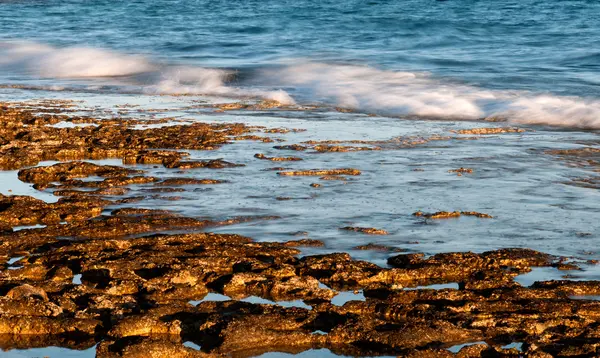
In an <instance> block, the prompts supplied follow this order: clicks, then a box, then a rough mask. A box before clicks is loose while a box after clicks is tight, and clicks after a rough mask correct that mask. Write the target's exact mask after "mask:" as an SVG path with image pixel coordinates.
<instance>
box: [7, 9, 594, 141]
mask: <svg viewBox="0 0 600 358" xmlns="http://www.w3.org/2000/svg"><path fill="white" fill-rule="evenodd" d="M0 19H2V21H1V22H0V71H1V72H0V73H1V76H0V84H5V85H15V84H18V85H26V86H30V87H37V88H42V89H55V90H70V91H106V92H117V93H118V92H127V93H131V92H140V93H152V94H217V95H229V96H235V97H247V96H256V97H263V98H268V99H275V100H278V101H280V102H283V103H297V104H323V103H325V104H329V105H336V106H340V107H345V108H351V109H354V110H357V111H363V112H369V113H371V112H375V113H378V114H382V115H388V116H398V117H402V116H418V117H424V118H441V119H448V118H450V119H459V120H474V119H482V118H489V117H501V118H503V119H507V120H509V121H511V122H515V123H535V124H549V125H556V126H565V127H575V128H588V129H598V128H600V121H599V119H598V117H599V114H600V102H599V99H598V85H599V84H600V75H599V73H598V66H599V60H600V52H599V50H598V48H600V4H599V3H598V2H597V1H537V0H526V1H507V0H504V1H476V0H454V1H433V0H431V1H421V0H418V1H417V0H413V1H411V0H406V1H243V2H242V1H240V2H232V1H199V0H198V1H166V0H165V1H160V0H159V1H127V2H118V3H117V2H114V1H93V2H92V1H73V0H71V1H53V0H48V1H3V2H2V3H1V4H0Z"/></svg>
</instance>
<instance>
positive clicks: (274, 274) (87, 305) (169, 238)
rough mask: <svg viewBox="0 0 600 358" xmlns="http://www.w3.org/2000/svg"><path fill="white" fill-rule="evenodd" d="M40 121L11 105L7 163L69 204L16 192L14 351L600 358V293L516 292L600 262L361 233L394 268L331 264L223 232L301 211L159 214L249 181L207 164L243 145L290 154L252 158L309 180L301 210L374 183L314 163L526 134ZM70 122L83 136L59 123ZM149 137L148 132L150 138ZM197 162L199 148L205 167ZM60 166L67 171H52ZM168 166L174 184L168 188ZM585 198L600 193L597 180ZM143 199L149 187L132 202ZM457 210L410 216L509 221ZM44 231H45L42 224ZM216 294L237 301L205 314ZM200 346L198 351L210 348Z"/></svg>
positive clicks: (8, 214)
mask: <svg viewBox="0 0 600 358" xmlns="http://www.w3.org/2000/svg"><path fill="white" fill-rule="evenodd" d="M214 109H215V111H218V110H221V111H222V110H228V109H234V110H244V111H248V112H249V113H251V112H252V111H253V110H265V109H268V110H271V109H272V110H277V104H276V103H272V102H271V103H269V102H265V103H258V104H257V105H254V106H250V107H248V106H247V107H244V108H242V107H241V106H237V105H235V104H234V105H215V106H214ZM39 111H40V110H39V109H38V110H36V109H33V110H24V109H18V108H14V107H10V106H6V105H0V126H2V127H1V130H2V131H1V132H0V134H1V138H2V140H3V143H2V148H0V150H2V159H1V161H0V166H1V167H2V168H3V169H5V170H19V172H18V178H19V179H20V180H21V181H23V182H27V183H30V184H33V185H34V188H35V189H36V190H39V191H44V192H46V193H47V192H50V191H51V192H52V193H53V195H55V196H58V197H60V199H59V200H58V202H56V203H46V202H44V201H41V200H38V199H35V198H33V197H24V196H13V197H10V196H4V195H2V196H0V203H1V204H0V206H1V207H2V211H0V218H1V219H2V220H1V221H0V224H1V225H2V226H1V227H0V229H2V231H0V237H1V239H0V243H1V246H0V253H1V257H0V260H2V261H3V266H4V267H3V269H2V270H1V271H0V272H1V274H2V280H1V282H2V286H0V292H1V293H2V295H1V296H0V308H1V310H2V311H1V313H0V327H3V330H2V332H0V333H1V334H3V336H4V337H5V340H3V342H2V343H1V346H2V348H3V349H8V348H32V347H42V346H51V345H57V346H63V347H69V348H77V349H79V348H89V347H93V346H96V345H97V346H96V351H97V354H98V356H99V357H119V356H142V355H144V356H148V355H149V354H150V355H165V354H168V355H173V356H177V357H196V356H198V357H204V356H220V355H224V354H233V355H234V356H240V357H243V356H255V355H258V354H262V353H265V352H273V351H278V352H286V351H287V352H302V351H306V350H309V349H329V350H330V351H331V352H334V353H336V354H338V353H339V354H346V355H359V356H368V355H401V356H420V357H423V356H432V357H433V356H436V357H437V356H453V354H454V353H452V352H450V351H448V350H447V348H451V347H455V346H457V345H460V344H470V343H476V342H481V341H485V342H486V343H485V344H475V345H469V346H466V347H463V348H461V349H460V350H459V351H458V353H457V354H458V355H459V356H463V357H479V356H485V355H489V354H496V355H499V356H506V357H510V356H515V357H516V356H519V355H520V354H524V353H526V354H528V355H529V356H532V357H545V356H561V355H567V354H575V353H576V354H591V353H592V352H596V349H597V346H598V343H597V340H596V338H595V335H594V332H595V328H596V327H595V320H596V318H597V312H598V310H600V302H597V301H595V299H593V298H590V297H591V296H597V295H600V283H599V282H598V281H590V280H588V281H569V280H558V281H541V282H537V283H534V284H533V285H532V287H523V286H521V285H520V284H519V283H518V282H516V281H515V278H516V277H519V276H520V275H522V274H525V273H527V272H531V271H532V268H538V267H541V268H555V269H559V270H568V271H567V272H577V270H580V269H582V268H584V267H588V266H594V265H596V262H595V261H594V260H592V259H590V260H585V259H574V258H573V257H571V256H563V257H561V256H559V255H549V254H545V253H542V252H539V251H535V250H528V249H524V248H520V249H499V250H487V251H485V252H482V253H471V252H456V253H439V254H435V255H431V256H429V257H426V256H424V255H423V253H422V252H418V251H415V250H414V249H413V250H407V251H405V250H404V249H402V248H398V247H397V246H396V245H390V246H388V245H384V244H378V243H377V242H375V243H373V244H371V243H368V242H369V241H370V239H371V238H372V237H379V236H382V237H385V236H386V235H388V234H389V233H388V232H387V231H386V230H385V229H386V228H382V227H366V226H362V225H357V224H352V225H347V223H346V222H339V223H337V224H336V227H332V228H331V230H332V232H336V233H343V235H350V238H353V239H355V241H356V243H364V244H366V245H354V246H355V247H356V248H357V250H365V251H374V252H379V254H380V255H382V256H381V257H386V258H385V261H386V262H387V265H388V266H387V267H386V266H385V265H376V264H374V263H372V262H369V261H366V260H360V259H356V258H352V257H351V256H350V255H349V254H348V253H346V252H343V253H321V254H307V253H306V252H305V251H304V249H307V251H308V252H310V251H309V250H311V249H317V250H318V248H320V247H323V246H327V243H326V242H324V241H323V240H318V239H311V238H310V237H309V236H308V233H305V232H297V233H296V235H295V236H289V240H286V241H285V242H265V241H254V240H252V239H251V238H248V237H247V236H246V235H244V236H240V235H235V234H232V233H227V232H220V231H221V229H225V228H226V227H227V226H229V225H235V224H239V223H250V224H256V225H261V223H263V222H270V221H277V220H281V219H282V218H283V219H285V217H284V216H285V214H284V213H282V215H270V213H268V214H267V215H262V214H258V215H257V214H252V215H245V216H240V215H237V214H236V215H233V214H230V213H228V212H227V213H223V212H222V211H223V209H221V208H219V207H217V208H216V209H215V213H211V214H212V215H208V213H207V214H205V215H203V216H202V217H199V216H196V217H194V216H190V215H184V214H183V213H176V212H173V211H169V210H164V209H160V208H156V207H154V205H153V203H154V202H157V201H162V202H172V203H174V205H176V204H177V202H178V201H180V200H183V199H184V195H186V194H185V193H188V192H190V190H191V191H192V192H194V193H196V194H195V195H199V196H201V195H205V193H207V191H205V190H208V189H212V188H219V187H221V188H222V187H226V186H227V185H228V184H229V183H230V179H231V178H229V177H231V176H232V175H233V174H232V173H234V172H236V171H241V170H245V168H246V167H247V166H246V165H244V162H243V160H241V161H239V162H238V161H231V160H230V159H229V158H225V159H216V158H213V159H201V158H199V157H197V153H199V152H200V153H203V152H204V151H215V150H216V149H217V148H227V147H228V146H233V145H234V144H233V143H234V142H236V141H256V142H257V143H267V144H269V145H271V146H273V147H274V149H275V152H271V153H262V152H261V153H256V154H254V153H252V155H250V157H251V158H250V159H248V160H255V161H257V162H261V163H266V164H264V165H265V169H266V170H269V171H268V172H265V173H270V174H273V175H274V176H276V177H277V179H276V180H286V181H289V180H306V182H302V186H301V189H300V191H298V192H295V193H292V194H290V195H289V196H283V195H281V196H277V197H276V200H277V201H280V202H289V203H290V205H292V204H293V203H295V202H300V203H302V202H303V201H309V200H310V199H311V195H313V193H315V192H317V193H318V190H321V189H323V188H322V187H321V186H324V187H327V186H328V185H333V186H336V187H335V188H341V189H336V190H342V189H343V188H347V187H348V186H349V187H352V185H353V183H356V182H360V180H361V178H362V177H363V176H365V175H368V173H367V174H365V173H363V172H361V170H362V168H361V167H360V166H359V165H357V168H354V167H350V166H346V165H345V164H346V163H341V164H340V163H336V162H335V161H331V160H329V162H330V163H329V165H327V166H323V167H320V168H315V167H314V166H313V164H311V163H305V162H310V160H300V159H310V158H307V156H308V155H322V154H323V153H328V154H327V155H329V154H331V155H342V154H348V153H350V154H352V155H363V154H364V155H372V154H373V153H376V152H381V153H384V151H398V150H411V149H413V148H418V147H419V146H422V145H429V144H430V143H435V144H434V145H435V146H434V147H433V148H434V149H435V148H437V145H438V144H437V143H438V142H439V143H442V144H445V143H446V142H447V141H448V140H453V141H458V142H461V141H464V142H468V141H478V140H480V138H481V137H482V136H486V135H488V134H494V135H498V134H506V135H509V136H510V135H521V133H523V130H522V129H519V128H507V127H496V128H495V129H494V128H492V129H477V128H471V129H460V130H458V133H454V134H453V133H447V135H438V134H432V135H430V136H429V137H415V136H413V137H411V136H406V137H404V138H401V139H397V138H394V139H392V140H370V139H364V140H362V139H361V140H353V141H348V140H338V139H336V140H313V141H304V142H299V143H293V144H285V143H283V142H284V140H283V139H281V136H283V135H286V134H287V133H302V132H303V130H302V129H300V128H296V129H293V128H292V129H289V128H281V127H275V128H269V127H260V126H250V125H245V124H239V123H238V124H235V123H226V122H220V123H203V122H194V123H191V124H190V123H187V122H185V121H181V122H180V123H178V122H177V120H173V119H171V118H165V119H158V120H156V119H152V120H150V119H148V120H140V119H123V118H119V117H116V118H112V119H104V120H99V119H95V118H92V117H87V116H74V117H69V116H62V113H63V111H69V109H68V106H66V105H65V104H60V103H59V104H57V106H56V107H55V108H54V109H53V111H54V112H55V113H54V114H44V115H39V114H38V112H39ZM45 111H47V109H46V110H45ZM73 111H74V110H73ZM62 122H67V123H70V124H73V126H64V127H62V128H55V127H52V126H50V125H56V124H58V123H62ZM81 124H86V125H91V126H83V127H82V126H79V125H81ZM156 124H160V125H159V126H155V125H156ZM144 125H145V126H148V127H147V128H141V127H140V126H144ZM162 125H164V126H162ZM460 131H463V132H460ZM473 136H477V137H473ZM279 142H282V143H279ZM442 144H440V145H442ZM446 145H447V144H446ZM552 150H555V152H550V155H556V156H562V157H565V158H567V160H568V161H569V162H570V163H576V164H579V165H583V166H591V167H594V165H595V164H594V163H591V162H590V161H592V160H594V158H596V156H597V153H598V151H595V150H577V149H575V150H574V151H573V150H571V151H568V150H560V149H552ZM189 151H193V152H191V153H190V154H189V155H188V152H189ZM273 153H275V155H274V154H273ZM296 154H297V155H302V156H303V157H304V158H302V157H298V156H296ZM99 159H120V160H122V162H123V164H122V165H119V166H115V165H103V164H93V163H90V162H87V161H89V160H92V161H93V160H99ZM49 160H50V161H59V162H61V163H59V164H50V165H46V164H44V163H45V162H47V161H49ZM244 160H246V159H244ZM360 160H366V159H360ZM360 160H358V161H356V160H355V161H354V163H358V164H360V163H361V161H360ZM40 163H41V165H40ZM342 164H343V165H342ZM136 165H137V166H136ZM154 169H157V170H159V171H162V170H165V172H164V173H167V175H164V174H163V175H161V174H160V173H157V172H156V171H152V170H154ZM415 169H420V168H419V167H416V168H415ZM445 171H446V172H447V175H449V176H451V177H452V178H453V180H462V179H467V178H468V176H469V175H472V174H473V170H472V169H471V168H468V167H465V168H463V167H462V166H461V167H460V168H458V167H457V166H454V167H449V168H447V169H445ZM275 173H280V175H279V176H277V175H276V174H275ZM288 177H294V178H288ZM295 177H301V178H295ZM463 177H466V178H463ZM308 183H311V184H318V186H312V185H311V186H309V185H308ZM304 184H306V185H304ZM575 184H576V185H585V186H592V187H595V185H596V184H595V182H593V181H592V182H590V181H589V180H588V181H583V182H575ZM133 186H136V190H135V191H131V187H133ZM265 189H266V191H267V192H268V191H269V188H265ZM196 190H197V191H196ZM214 190H219V189H214ZM223 190H225V191H227V189H223ZM138 193H144V194H143V195H137V194H138ZM299 193H300V194H299ZM340 193H341V194H340V195H343V194H347V193H348V192H347V191H346V192H344V191H340ZM134 194H135V195H134ZM234 194H236V193H233V192H231V193H229V195H228V197H229V198H230V199H229V200H236V198H235V195H234ZM269 194H274V193H269ZM296 194H299V195H296ZM347 195H348V194H347ZM262 199H265V198H264V197H262V196H259V197H258V198H257V200H262ZM209 201H210V199H209ZM217 204H219V203H215V204H214V205H215V206H216V205H217ZM115 205H125V206H121V207H118V206H117V207H115ZM208 205H210V206H212V205H213V204H208ZM454 210H455V208H448V211H447V212H434V211H424V212H421V211H419V210H418V208H415V209H414V210H412V211H410V212H408V213H407V214H406V215H407V216H414V219H413V220H418V221H416V222H417V223H422V224H423V225H435V224H436V222H437V221H436V220H463V219H464V220H473V221H469V222H471V223H480V222H481V220H483V221H485V220H494V218H491V216H495V215H496V213H495V212H490V213H489V214H488V213H487V212H479V211H474V209H473V208H470V207H465V208H462V209H461V210H460V211H454ZM477 210H479V209H477ZM225 211H226V210H225ZM215 214H216V215H215ZM224 214H225V215H224ZM210 216H212V217H210ZM465 216H466V218H464V217H465ZM458 217H461V218H458ZM32 225H45V226H44V227H37V228H27V226H32ZM23 227H25V228H23ZM15 228H21V229H20V230H18V231H13V230H14V229H15ZM207 230H208V231H211V230H214V231H215V233H208V232H206V231H207ZM225 230H227V229H225ZM356 238H360V239H356ZM367 238H368V239H367ZM364 240H367V241H364ZM280 241H281V240H280ZM367 243H368V244H367ZM361 246H362V248H358V247H361ZM300 249H303V251H301V250H300ZM399 250H400V251H399ZM439 284H442V285H448V284H452V285H454V284H456V285H457V286H458V289H456V288H454V287H452V288H446V286H442V288H441V289H427V287H422V286H431V285H439ZM415 287H418V289H416V290H412V289H411V290H406V288H415ZM434 287H437V286H434ZM340 293H342V294H346V295H350V297H351V298H353V299H352V300H350V301H348V302H344V303H343V304H342V305H336V304H334V303H332V300H333V299H334V298H335V297H338V295H339V294H340ZM214 294H219V295H224V296H227V297H229V298H234V300H228V301H222V302H217V301H210V300H204V298H205V297H207V295H214ZM361 295H362V297H361ZM573 296H577V298H582V297H583V298H584V299H574V298H572V297H573ZM588 296H590V297H588ZM244 297H258V298H260V299H262V300H269V301H271V302H278V301H283V302H295V303H292V304H291V307H283V306H281V305H277V304H273V303H268V304H265V303H264V301H256V302H259V303H251V302H242V301H240V299H242V298H244ZM363 298H364V300H362V299H363ZM586 298H587V299H586ZM190 301H194V302H196V305H193V304H190ZM197 301H200V302H197ZM300 301H301V302H302V303H301V304H300ZM261 302H263V303H261ZM307 307H310V309H308V308H307ZM565 322H568V326H567V325H565ZM72 337H77V339H74V340H73V339H72ZM574 337H577V338H574ZM184 342H193V343H194V344H195V345H197V346H200V347H201V351H198V350H196V349H194V348H190V347H188V346H184V345H183V343H184ZM512 343H522V344H521V345H519V346H518V347H519V349H517V348H515V347H512V348H503V347H505V346H506V345H509V344H512ZM519 350H520V351H519Z"/></svg>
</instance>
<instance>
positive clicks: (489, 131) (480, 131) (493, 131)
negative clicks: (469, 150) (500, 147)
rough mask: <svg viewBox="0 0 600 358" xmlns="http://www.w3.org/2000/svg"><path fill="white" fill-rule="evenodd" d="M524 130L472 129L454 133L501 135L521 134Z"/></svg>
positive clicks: (510, 128) (509, 128)
mask: <svg viewBox="0 0 600 358" xmlns="http://www.w3.org/2000/svg"><path fill="white" fill-rule="evenodd" d="M523 132H525V129H522V128H514V127H504V128H472V129H461V130H459V131H456V133H459V134H477V135H482V134H501V133H523Z"/></svg>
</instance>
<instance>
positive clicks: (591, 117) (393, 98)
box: [263, 63, 600, 129]
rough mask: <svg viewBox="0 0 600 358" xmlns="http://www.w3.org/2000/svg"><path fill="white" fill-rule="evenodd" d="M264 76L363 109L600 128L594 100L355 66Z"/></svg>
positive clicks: (300, 68)
mask: <svg viewBox="0 0 600 358" xmlns="http://www.w3.org/2000/svg"><path fill="white" fill-rule="evenodd" d="M263 75H264V76H266V77H267V78H272V79H274V78H277V79H279V81H281V82H282V83H284V84H285V85H286V86H291V85H293V86H296V87H298V88H299V90H300V91H304V92H305V93H307V98H313V99H316V100H319V101H322V102H325V103H331V104H335V105H337V106H340V107H346V108H350V109H354V110H357V111H362V112H369V113H376V114H381V115H388V116H419V117H424V118H437V119H459V120H479V119H489V120H495V121H497V120H505V121H508V122H511V123H515V124H544V125H552V126H565V127H575V128H583V129H600V101H599V100H597V99H584V98H581V97H567V96H556V95H552V94H535V93H531V92H526V91H507V90H504V91H502V90H488V89H484V88H481V87H476V86H472V85H467V84H463V83H457V82H452V81H448V80H440V79H437V78H435V77H434V76H432V75H431V74H429V73H414V72H397V71H388V70H380V69H376V68H372V67H367V66H354V65H330V64H320V63H310V64H301V65H291V66H287V67H285V68H283V69H278V70H267V71H264V72H263Z"/></svg>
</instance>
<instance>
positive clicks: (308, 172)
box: [277, 168, 361, 176]
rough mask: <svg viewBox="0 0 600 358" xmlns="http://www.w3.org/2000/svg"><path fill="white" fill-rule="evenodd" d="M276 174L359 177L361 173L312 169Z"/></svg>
mask: <svg viewBox="0 0 600 358" xmlns="http://www.w3.org/2000/svg"><path fill="white" fill-rule="evenodd" d="M277 174H278V175H282V176H322V175H360V174H361V172H360V170H358V169H353V168H344V169H314V170H298V171H285V172H278V173H277Z"/></svg>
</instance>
